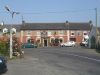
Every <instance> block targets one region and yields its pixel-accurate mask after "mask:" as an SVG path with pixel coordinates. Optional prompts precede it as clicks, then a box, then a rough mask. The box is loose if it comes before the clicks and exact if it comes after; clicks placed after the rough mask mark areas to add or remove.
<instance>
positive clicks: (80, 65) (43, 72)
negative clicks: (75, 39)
mask: <svg viewBox="0 0 100 75" xmlns="http://www.w3.org/2000/svg"><path fill="white" fill-rule="evenodd" d="M24 51H25V55H24V58H22V59H14V60H9V61H8V72H7V73H5V74H4V75H100V54H99V53H96V51H95V50H93V49H87V48H81V47H73V48H71V47H44V48H32V49H24Z"/></svg>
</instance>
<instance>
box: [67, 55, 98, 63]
mask: <svg viewBox="0 0 100 75" xmlns="http://www.w3.org/2000/svg"><path fill="white" fill-rule="evenodd" d="M67 55H72V56H75V57H81V58H85V59H89V60H93V61H97V62H100V60H99V59H95V58H90V57H86V56H80V55H76V54H67Z"/></svg>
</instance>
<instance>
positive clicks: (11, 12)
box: [5, 6, 19, 58]
mask: <svg viewBox="0 0 100 75" xmlns="http://www.w3.org/2000/svg"><path fill="white" fill-rule="evenodd" d="M5 9H6V10H7V11H8V12H9V13H10V14H11V17H12V19H13V17H14V14H19V12H14V11H11V10H10V9H9V7H8V6H5ZM9 54H10V58H12V54H13V50H12V25H11V28H10V53H9Z"/></svg>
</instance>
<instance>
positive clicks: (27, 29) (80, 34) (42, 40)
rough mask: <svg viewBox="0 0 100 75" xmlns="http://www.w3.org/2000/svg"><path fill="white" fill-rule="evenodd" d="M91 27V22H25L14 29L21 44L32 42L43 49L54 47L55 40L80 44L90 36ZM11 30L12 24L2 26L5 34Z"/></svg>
mask: <svg viewBox="0 0 100 75" xmlns="http://www.w3.org/2000/svg"><path fill="white" fill-rule="evenodd" d="M91 26H92V24H91V22H83V23H82V22H80V23H73V22H68V21H66V22H65V23H26V22H25V21H23V22H22V24H14V25H12V28H13V30H14V31H15V32H16V34H15V35H16V37H18V40H19V42H20V43H27V42H32V43H36V44H38V45H39V46H42V47H44V46H47V47H48V46H53V45H54V44H53V43H54V40H55V39H57V40H59V42H58V43H61V42H67V41H69V40H70V41H75V42H76V43H77V44H79V43H81V42H82V41H83V40H84V37H86V36H88V35H89V33H90V30H91ZM10 28H11V25H10V24H5V25H3V26H1V30H2V31H3V33H5V32H6V31H8V30H9V29H10ZM0 34H2V32H0ZM15 35H14V36H15ZM55 45H56V44H55Z"/></svg>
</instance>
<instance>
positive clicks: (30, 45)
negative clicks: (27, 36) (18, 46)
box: [22, 43, 37, 48]
mask: <svg viewBox="0 0 100 75" xmlns="http://www.w3.org/2000/svg"><path fill="white" fill-rule="evenodd" d="M22 48H37V45H35V44H32V43H24V44H22Z"/></svg>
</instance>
